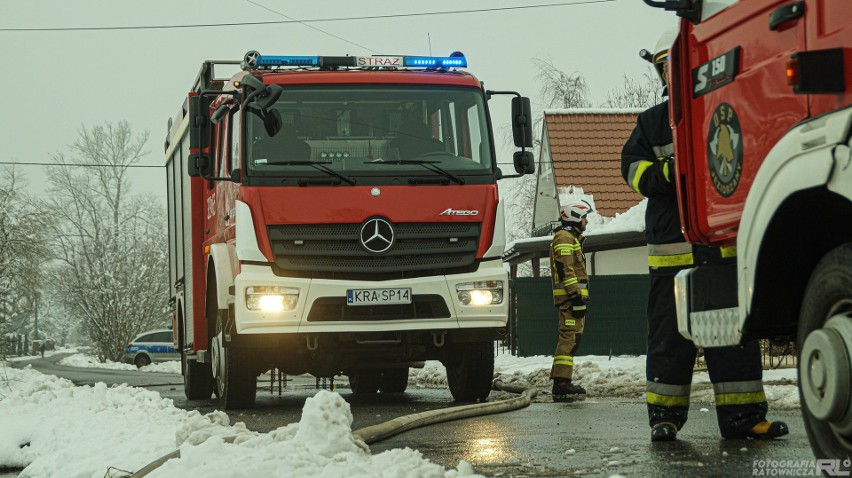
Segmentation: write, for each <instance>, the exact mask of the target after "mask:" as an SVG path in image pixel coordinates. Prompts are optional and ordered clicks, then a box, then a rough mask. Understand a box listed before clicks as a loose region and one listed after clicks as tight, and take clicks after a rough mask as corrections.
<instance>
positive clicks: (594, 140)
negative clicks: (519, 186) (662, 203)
mask: <svg viewBox="0 0 852 478" xmlns="http://www.w3.org/2000/svg"><path fill="white" fill-rule="evenodd" d="M640 112H642V110H641V109H561V110H546V111H545V112H544V126H543V128H542V146H541V152H540V156H539V162H538V164H539V168H538V172H537V184H536V196H535V204H534V206H533V231H534V232H533V235H534V236H545V235H550V233H551V229H552V226H553V224H554V223H555V222H556V221H558V218H559V212H558V211H559V197H560V195H561V196H563V197H565V196H571V195H573V193H574V192H575V190H579V191H580V192H581V194H583V195H585V196H591V197H592V198H593V201H594V207H595V210H596V211H597V212H598V213H599V214H601V215H602V216H607V217H613V216H615V215H616V214H620V213H624V212H625V211H627V210H628V209H630V208H631V207H633V206H635V205H637V204H638V203H639V202H640V201H641V200H642V196H640V195H639V194H637V193H635V192H634V191H633V190H632V189H630V188H629V187H628V186H627V185H626V184H625V182H624V179H623V178H622V177H621V148H622V147H623V146H624V143H625V141H627V138H628V137H629V136H630V133H631V131H633V128H634V127H635V126H636V117H637V116H638V115H639V113H640Z"/></svg>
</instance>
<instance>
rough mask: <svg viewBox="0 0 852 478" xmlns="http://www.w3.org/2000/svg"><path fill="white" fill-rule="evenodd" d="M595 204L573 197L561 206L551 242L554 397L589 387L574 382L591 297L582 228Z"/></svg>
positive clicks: (551, 370) (583, 228)
mask: <svg viewBox="0 0 852 478" xmlns="http://www.w3.org/2000/svg"><path fill="white" fill-rule="evenodd" d="M590 212H592V207H591V206H590V205H589V203H587V202H586V201H582V200H574V201H570V202H569V203H568V204H566V205H564V206H562V207H560V208H559V221H560V223H561V226H560V227H559V228H558V229H556V231H555V232H554V233H553V241H552V243H551V245H550V277H551V278H552V281H553V303H554V305H555V306H556V307H558V308H559V341H558V342H557V344H556V353H554V354H553V367H551V369H550V378H551V379H553V399H554V400H556V401H558V400H560V399H564V398H566V397H568V396H574V397H577V396H580V395H582V394H585V393H586V390H585V389H584V388H583V387H581V386H579V385H577V384H575V383H573V382H572V381H571V377H572V376H573V373H574V354H575V353H576V352H577V348H578V347H579V346H580V338H581V337H582V335H583V328H584V326H585V322H586V301H587V300H589V276H588V274H586V260H585V258H584V257H583V246H582V244H583V231H585V229H586V224H587V223H588V221H589V220H588V219H587V218H586V215H587V214H589V213H590Z"/></svg>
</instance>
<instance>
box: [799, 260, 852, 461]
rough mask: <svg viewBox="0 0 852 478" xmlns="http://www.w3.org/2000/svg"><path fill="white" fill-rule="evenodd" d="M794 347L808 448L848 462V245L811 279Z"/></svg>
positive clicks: (851, 283)
mask: <svg viewBox="0 0 852 478" xmlns="http://www.w3.org/2000/svg"><path fill="white" fill-rule="evenodd" d="M797 345H798V350H799V398H800V400H801V406H802V416H803V418H804V422H805V430H806V431H807V434H808V440H809V441H810V444H811V449H812V450H813V452H814V455H815V456H816V457H817V458H825V459H838V458H839V459H846V458H847V457H848V456H850V455H852V401H850V395H852V393H850V382H852V362H850V357H852V355H850V354H852V243H846V244H844V245H842V246H839V247H837V248H835V249H833V250H832V251H830V252H829V253H828V254H826V255H825V257H823V258H822V260H821V261H820V262H819V264H818V265H817V267H816V269H814V272H813V274H811V277H810V280H809V281H808V286H807V289H806V290H805V296H804V300H803V302H802V309H801V313H800V316H799V330H798V343H797ZM846 463H847V465H846V466H847V468H846V469H848V461H847V462H846ZM841 466H843V465H841Z"/></svg>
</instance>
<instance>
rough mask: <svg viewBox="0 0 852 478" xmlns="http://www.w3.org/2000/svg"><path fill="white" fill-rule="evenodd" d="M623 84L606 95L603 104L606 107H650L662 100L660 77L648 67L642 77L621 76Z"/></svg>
mask: <svg viewBox="0 0 852 478" xmlns="http://www.w3.org/2000/svg"><path fill="white" fill-rule="evenodd" d="M623 78H624V84H623V85H622V86H621V87H620V88H614V89H612V90H610V91H609V93H607V95H606V101H605V102H604V103H603V106H604V107H606V108H650V107H651V106H654V105H658V104H660V102H662V101H663V90H662V85H661V84H660V77H659V76H658V75H657V73H656V72H655V71H654V70H653V69H652V68H650V67H649V68H648V69H647V70H646V71H645V73H644V74H642V78H640V79H636V78H631V77H629V76H627V75H624V76H623Z"/></svg>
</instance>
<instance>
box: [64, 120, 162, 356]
mask: <svg viewBox="0 0 852 478" xmlns="http://www.w3.org/2000/svg"><path fill="white" fill-rule="evenodd" d="M147 138H148V133H147V132H145V133H143V134H141V135H138V136H134V134H133V132H132V129H131V127H130V125H129V124H128V123H127V122H124V121H122V122H119V123H117V124H111V123H107V124H105V125H104V126H96V127H94V128H92V129H87V128H85V127H82V128H81V129H80V131H79V137H78V139H77V140H76V141H74V143H73V144H71V145H70V147H69V149H70V152H71V153H73V156H72V157H70V158H67V157H66V156H65V155H64V154H63V153H58V154H56V155H53V156H52V158H53V159H54V161H55V162H56V163H57V165H58V166H57V167H53V168H50V169H49V170H48V178H49V180H50V183H51V189H50V192H51V198H50V199H49V200H48V206H49V208H50V210H52V211H53V212H54V213H55V214H56V216H57V217H58V221H57V223H56V225H55V227H54V229H53V231H52V234H51V237H52V238H53V241H54V244H53V249H54V250H55V251H56V253H57V261H58V263H59V265H58V266H57V267H56V268H55V269H54V270H53V271H54V274H55V275H54V279H55V282H56V284H57V285H58V291H59V292H58V293H59V296H60V297H61V298H62V303H63V307H64V309H65V310H66V311H67V312H68V313H69V314H73V315H75V316H77V317H79V318H80V320H81V329H82V330H81V331H82V332H83V334H84V335H86V336H88V337H89V339H90V340H91V341H92V343H93V345H94V347H95V350H96V354H97V356H98V358H99V359H101V360H105V359H110V360H114V361H118V360H120V358H121V354H122V351H123V349H124V345H125V344H126V343H127V342H128V341H129V340H130V339H131V338H132V337H133V336H134V335H135V334H137V333H139V332H141V331H144V330H146V329H149V328H153V327H156V326H161V325H162V324H163V322H164V321H165V318H166V309H167V300H168V282H167V270H168V257H167V255H166V254H167V252H166V250H167V247H166V241H165V234H164V220H163V215H164V214H163V213H164V211H163V210H161V208H159V207H157V206H156V204H157V201H156V200H154V199H153V198H151V197H139V196H132V195H131V194H130V173H131V171H132V169H131V166H133V165H134V164H136V163H138V162H139V161H140V160H141V159H142V158H143V157H144V156H145V154H147V152H145V151H144V150H143V148H144V146H145V142H146V141H147ZM65 164H68V165H73V164H76V165H93V166H91V167H85V168H82V167H74V166H62V165H65Z"/></svg>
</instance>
